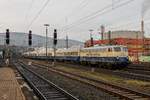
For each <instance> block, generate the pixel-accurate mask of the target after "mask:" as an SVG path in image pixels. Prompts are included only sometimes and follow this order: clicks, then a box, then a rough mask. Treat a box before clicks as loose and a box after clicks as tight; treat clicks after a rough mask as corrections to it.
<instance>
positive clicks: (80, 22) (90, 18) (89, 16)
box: [63, 0, 135, 29]
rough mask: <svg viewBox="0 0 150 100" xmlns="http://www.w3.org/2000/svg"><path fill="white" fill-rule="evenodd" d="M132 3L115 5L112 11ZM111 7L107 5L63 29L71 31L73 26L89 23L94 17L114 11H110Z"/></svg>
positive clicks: (129, 0)
mask: <svg viewBox="0 0 150 100" xmlns="http://www.w3.org/2000/svg"><path fill="white" fill-rule="evenodd" d="M132 1H135V0H128V1H126V2H123V3H121V4H119V5H117V6H115V7H114V9H117V8H120V7H122V6H125V5H127V4H129V3H131V2H132ZM111 6H112V4H111V5H108V6H106V7H104V8H103V9H100V10H98V11H96V12H94V13H92V14H90V15H88V16H85V17H82V18H80V19H79V20H77V21H75V22H73V23H71V24H69V25H66V26H64V27H63V28H66V29H71V28H72V27H74V26H75V25H80V24H83V23H85V22H88V21H90V20H92V19H94V18H96V17H97V16H99V15H103V14H106V13H108V12H110V11H112V10H114V9H111ZM106 9H108V10H106ZM105 10H106V11H105Z"/></svg>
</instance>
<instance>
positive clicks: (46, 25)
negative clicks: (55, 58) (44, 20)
mask: <svg viewBox="0 0 150 100" xmlns="http://www.w3.org/2000/svg"><path fill="white" fill-rule="evenodd" d="M44 26H45V27H46V54H45V55H46V58H47V57H48V55H47V44H48V42H47V38H48V36H47V34H48V26H49V24H44Z"/></svg>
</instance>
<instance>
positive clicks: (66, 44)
mask: <svg viewBox="0 0 150 100" xmlns="http://www.w3.org/2000/svg"><path fill="white" fill-rule="evenodd" d="M68 42H69V41H68V35H67V36H66V48H67V49H68Z"/></svg>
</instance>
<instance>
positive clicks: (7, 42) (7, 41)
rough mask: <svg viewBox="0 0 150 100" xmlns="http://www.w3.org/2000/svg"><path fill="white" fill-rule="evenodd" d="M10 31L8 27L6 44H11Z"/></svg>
mask: <svg viewBox="0 0 150 100" xmlns="http://www.w3.org/2000/svg"><path fill="white" fill-rule="evenodd" d="M9 35H10V32H9V29H6V44H7V45H9V38H10V36H9Z"/></svg>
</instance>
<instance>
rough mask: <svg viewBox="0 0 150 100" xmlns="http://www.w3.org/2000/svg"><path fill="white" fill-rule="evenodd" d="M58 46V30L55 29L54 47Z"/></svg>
mask: <svg viewBox="0 0 150 100" xmlns="http://www.w3.org/2000/svg"><path fill="white" fill-rule="evenodd" d="M56 44H57V30H56V29H54V45H56Z"/></svg>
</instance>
